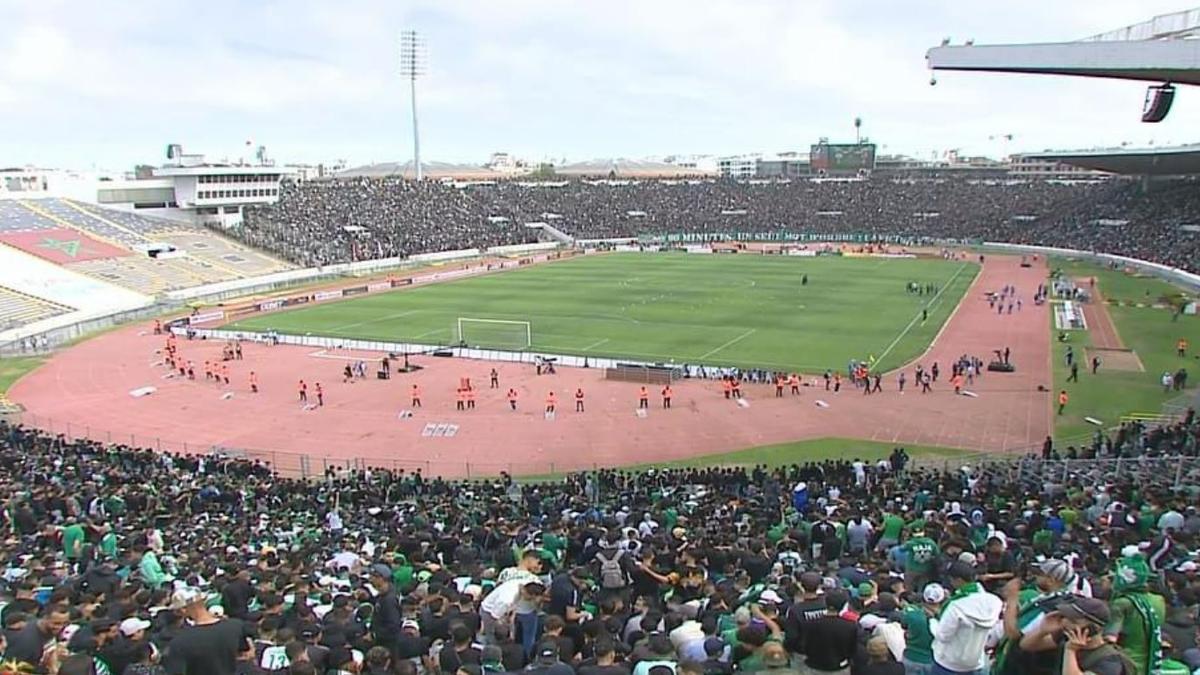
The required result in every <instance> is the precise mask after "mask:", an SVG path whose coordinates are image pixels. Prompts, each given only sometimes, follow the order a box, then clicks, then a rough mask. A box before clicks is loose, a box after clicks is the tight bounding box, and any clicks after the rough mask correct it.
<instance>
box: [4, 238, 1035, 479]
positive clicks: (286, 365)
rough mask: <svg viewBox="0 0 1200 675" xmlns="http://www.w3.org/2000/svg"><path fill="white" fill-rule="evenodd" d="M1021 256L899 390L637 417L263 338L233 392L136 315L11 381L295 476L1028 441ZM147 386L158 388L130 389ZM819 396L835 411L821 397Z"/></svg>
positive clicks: (1030, 331)
mask: <svg viewBox="0 0 1200 675" xmlns="http://www.w3.org/2000/svg"><path fill="white" fill-rule="evenodd" d="M1018 263H1019V260H1018V259H1016V258H1009V257H997V256H992V257H989V258H987V259H986V262H985V264H984V265H983V268H982V270H981V272H980V274H979V276H978V277H977V278H976V280H975V282H974V283H973V284H972V286H971V288H970V289H969V291H968V294H967V296H966V297H965V298H964V299H963V301H962V303H961V304H960V305H959V306H958V307H957V308H956V309H955V311H954V314H953V315H952V316H951V318H950V320H949V322H948V323H947V324H946V326H945V327H944V328H943V330H942V332H941V333H940V334H939V335H938V337H937V338H936V339H935V341H934V344H933V345H932V346H931V347H930V348H929V350H928V351H927V352H926V353H925V354H924V355H923V356H922V357H921V358H920V359H919V361H920V362H921V363H923V364H925V365H926V367H928V366H930V365H932V363H934V362H935V361H936V362H938V363H939V365H940V367H941V369H942V372H943V373H944V375H943V380H942V381H939V382H938V383H936V384H935V385H934V391H933V393H931V394H926V395H922V394H920V393H918V392H917V391H916V390H914V389H913V388H912V385H911V381H912V377H911V369H910V368H906V369H907V370H910V375H909V381H910V384H909V391H907V392H906V393H905V394H903V395H900V394H899V393H897V391H896V378H895V374H894V373H891V374H888V375H887V376H885V378H884V380H885V381H884V392H883V393H882V394H879V395H872V396H864V395H862V393H861V391H857V390H854V389H853V388H852V387H850V388H844V389H843V391H842V392H841V393H840V394H837V395H834V394H833V393H831V392H825V391H824V390H823V388H821V387H805V388H804V389H803V390H802V392H803V393H802V394H801V395H800V396H796V397H790V396H789V397H786V398H783V399H775V398H774V391H773V388H772V387H769V386H766V385H751V386H748V387H747V388H746V397H747V401H748V403H749V405H748V407H742V406H739V405H737V404H736V403H735V402H731V401H728V400H725V399H724V398H723V397H722V395H721V392H720V386H719V383H717V382H714V381H700V380H695V381H683V382H680V383H678V384H677V385H676V386H675V396H674V401H673V409H671V410H663V409H661V407H660V405H661V404H660V398H659V396H658V391H657V390H656V389H654V388H651V391H650V395H651V397H650V398H651V409H650V410H649V413H648V414H647V415H646V417H644V418H641V417H638V416H637V415H636V414H635V408H636V407H637V400H636V399H637V396H638V386H637V385H634V384H629V383H614V382H609V381H606V380H604V379H603V374H602V372H600V371H596V370H588V369H568V368H561V369H559V372H558V374H556V375H553V376H537V375H535V374H534V370H533V367H532V366H527V365H523V364H493V363H490V362H483V361H469V360H459V359H444V358H433V357H421V358H419V359H414V362H415V363H419V364H420V365H422V366H424V369H423V370H420V371H418V372H417V373H415V374H401V375H394V376H393V379H391V380H386V381H384V380H367V381H358V382H353V383H348V384H343V383H342V378H341V370H342V367H343V366H344V365H345V363H346V361H345V360H344V359H345V358H347V357H349V358H354V357H358V356H362V357H364V358H366V359H368V363H369V366H368V368H369V370H370V371H371V372H373V371H374V363H373V361H374V359H375V358H377V357H378V355H367V354H362V355H359V354H352V353H340V352H339V353H333V354H323V355H317V354H316V353H315V352H314V350H313V349H311V348H302V347H287V346H279V347H268V346H263V345H256V344H245V345H244V354H245V360H243V361H235V362H231V363H230V365H231V384H230V386H228V387H226V386H224V385H216V384H210V383H206V382H204V380H203V374H202V373H200V375H199V378H200V379H199V380H198V381H187V380H181V379H178V378H174V379H164V378H163V376H164V374H165V373H166V369H165V366H162V365H154V364H155V363H156V362H158V361H159V360H160V358H159V355H158V354H157V350H158V349H159V348H160V347H161V346H162V344H163V342H164V340H163V338H162V337H161V336H157V337H156V336H154V335H152V334H149V331H147V330H146V326H144V325H140V326H131V327H128V328H125V329H122V330H119V331H115V332H112V333H108V334H105V335H102V336H99V337H97V338H95V339H92V340H88V341H86V342H84V343H82V344H80V345H78V346H76V347H74V348H71V349H68V350H66V351H64V352H61V353H59V354H57V355H56V356H55V357H54V358H52V359H51V360H50V361H49V362H48V363H46V364H45V365H44V366H42V367H41V368H39V369H37V370H36V371H34V372H33V373H31V374H29V375H28V376H26V377H25V378H23V379H22V380H21V381H20V382H18V383H17V384H16V385H15V386H14V387H12V389H10V391H9V397H10V398H11V399H12V400H14V401H17V402H19V403H21V404H22V405H24V406H25V408H26V411H27V412H26V415H25V417H24V420H25V422H26V423H28V424H33V425H38V426H42V427H50V428H52V429H53V430H54V431H55V432H60V433H68V434H69V435H71V436H89V437H92V438H96V439H98V440H112V441H113V442H118V443H126V444H135V445H141V446H146V447H152V448H160V449H162V450H163V451H172V452H183V451H186V452H199V451H206V450H207V449H208V448H209V447H211V446H214V445H216V446H222V447H226V448H237V449H242V450H247V451H254V453H255V454H254V455H253V456H257V457H261V458H263V459H266V460H269V461H271V462H272V463H273V464H274V465H275V466H276V467H277V468H278V469H279V470H281V471H283V472H285V473H298V472H299V471H300V470H301V468H302V464H301V462H302V461H305V462H307V464H306V468H308V469H309V470H316V471H319V470H321V468H322V466H323V465H324V462H325V461H331V462H334V463H340V464H341V465H344V464H345V462H346V460H349V459H352V458H361V459H362V460H364V462H365V463H366V465H367V466H387V467H393V468H408V469H416V468H420V469H423V470H424V471H425V472H426V473H435V474H441V475H445V476H464V475H467V474H471V475H479V474H495V473H498V472H499V471H510V472H514V473H520V474H536V473H544V472H549V471H562V470H565V469H580V468H590V467H592V466H594V465H622V464H632V463H643V462H654V461H666V460H676V459H683V458H688V457H694V456H699V455H705V454H711V453H717V452H725V451H731V450H737V449H742V448H747V447H751V446H756V445H763V444H770V443H781V442H786V441H794V440H804V439H811V438H822V437H831V436H833V437H848V438H866V439H872V440H878V441H886V442H889V443H893V442H894V443H897V444H924V445H942V446H950V447H959V448H967V449H972V450H981V451H1005V450H1019V449H1026V448H1029V447H1031V446H1035V445H1038V444H1040V442H1041V440H1042V439H1043V438H1044V437H1045V436H1046V435H1047V434H1048V433H1049V430H1050V428H1051V419H1052V418H1051V405H1050V394H1049V393H1039V392H1037V391H1036V388H1037V385H1039V384H1045V385H1047V386H1049V385H1050V375H1049V374H1050V331H1049V315H1048V311H1049V310H1048V307H1046V306H1042V307H1037V306H1034V305H1033V303H1032V301H1031V300H1032V297H1033V293H1034V290H1035V289H1036V288H1037V285H1038V284H1039V283H1042V282H1043V281H1044V280H1045V278H1046V270H1045V268H1044V266H1042V265H1041V264H1040V261H1038V264H1036V265H1035V266H1034V267H1033V268H1021V267H1020V266H1019V264H1018ZM1004 284H1014V285H1016V286H1017V288H1018V289H1019V294H1020V297H1022V298H1023V300H1024V301H1025V302H1024V306H1023V308H1022V310H1021V311H1020V312H1014V313H1013V314H1012V315H1003V316H998V315H996V314H995V313H993V312H991V311H989V309H988V304H987V301H986V299H985V298H984V293H985V292H986V291H989V290H993V289H995V290H998V289H999V288H1000V287H1001V286H1003V285H1004ZM179 344H180V351H181V353H182V354H183V357H184V358H190V359H192V360H193V361H195V362H196V364H197V366H196V367H197V370H198V371H202V365H201V364H203V362H204V360H205V359H206V358H210V359H214V358H218V357H219V353H220V349H221V345H220V344H219V343H207V342H204V341H194V342H189V341H185V340H181V341H180V343H179ZM1005 346H1007V347H1009V348H1010V349H1011V350H1012V355H1013V356H1012V359H1013V362H1014V363H1016V364H1017V366H1018V371H1017V372H1016V373H1014V374H995V373H989V374H987V375H986V376H984V377H982V378H980V379H979V380H977V381H976V383H975V385H973V386H971V387H968V389H970V390H972V391H974V392H975V393H977V394H978V397H977V398H972V397H968V396H955V395H954V393H953V391H952V390H951V389H950V388H949V385H948V384H947V383H946V382H945V379H944V378H946V377H948V375H949V370H950V369H949V363H950V362H951V361H952V360H953V359H956V358H957V357H958V356H960V355H962V354H973V355H977V356H979V357H980V358H982V359H984V360H985V361H986V360H988V359H989V358H990V356H991V353H992V350H993V349H1003V348H1004V347H1005ZM330 357H333V358H330ZM493 366H494V367H496V368H497V370H499V372H500V384H501V387H500V389H497V390H489V389H486V388H484V389H482V390H481V391H480V393H479V399H478V402H477V406H478V407H477V409H476V410H474V411H469V412H457V411H456V410H455V404H454V388H455V387H456V386H457V382H458V380H459V378H460V377H464V376H467V377H470V378H471V379H472V382H473V383H474V384H475V386H476V387H477V388H478V387H486V386H487V379H488V378H487V376H488V372H489V370H490V369H491V368H492V367H493ZM250 370H254V371H256V373H257V375H258V379H259V386H260V390H261V393H259V394H257V395H255V394H251V393H250V392H249V386H248V374H249V371H250ZM301 378H303V379H304V380H306V381H307V382H308V383H309V391H310V396H311V393H312V387H313V384H314V383H315V382H317V381H320V382H321V383H322V385H323V386H324V389H325V398H326V405H325V406H324V407H323V408H320V409H317V410H304V409H303V408H302V406H301V405H300V404H299V403H298V402H297V393H296V389H297V382H298V380H299V379H301ZM809 379H810V382H811V383H812V384H817V382H816V381H813V380H812V379H811V378H809ZM414 382H416V383H418V384H419V385H420V386H421V389H422V390H423V394H424V396H423V398H424V408H422V409H419V410H417V411H416V412H415V414H414V416H413V417H412V418H410V419H401V418H400V417H399V415H398V412H399V411H400V410H401V409H404V408H407V407H408V394H409V387H410V386H411V384H412V383H414ZM147 386H152V387H157V391H155V392H154V393H153V394H151V395H149V396H143V397H138V398H135V397H133V396H131V395H130V391H131V390H134V389H137V388H139V387H147ZM510 386H512V387H516V388H517V389H518V391H519V392H520V396H521V398H520V402H519V410H518V411H517V412H512V411H510V410H509V409H508V404H507V402H506V401H505V398H504V394H505V392H506V390H507V388H508V387H510ZM576 387H583V388H584V390H585V395H586V405H587V411H586V412H585V413H582V414H576V413H575V412H573V400H572V394H573V392H574V390H575V388H576ZM550 389H553V390H554V391H555V392H556V393H557V395H558V400H559V405H558V413H557V415H556V418H555V419H553V420H547V419H545V418H544V416H543V411H544V401H545V398H546V395H547V393H548V391H550ZM226 393H232V394H233V395H232V397H225V396H224V395H225V394H226ZM817 400H823V401H826V402H827V403H828V404H829V405H828V407H820V406H818V405H816V401H817ZM430 423H434V424H436V423H446V424H456V425H458V430H457V433H456V434H455V435H454V436H453V437H441V438H433V437H426V436H423V435H422V430H423V429H424V428H425V425H426V424H430ZM68 425H69V427H68ZM185 441H186V443H185ZM301 456H304V457H306V458H307V459H306V460H302V459H301ZM797 459H798V460H801V459H803V458H802V457H798V458H797Z"/></svg>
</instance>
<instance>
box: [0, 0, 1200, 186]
mask: <svg viewBox="0 0 1200 675" xmlns="http://www.w3.org/2000/svg"><path fill="white" fill-rule="evenodd" d="M1171 9H1174V7H1173V6H1170V5H1168V4H1167V2H1166V1H1165V0H1146V1H1145V2H1142V3H1136V4H1130V3H1128V2H1123V1H1119V0H1090V1H1088V2H1083V1H1082V0H1079V1H1066V0H1064V1H1063V2H1056V3H1046V2H1044V1H1043V0H1036V1H1035V0H1012V1H1011V2H1008V3H1003V4H992V5H988V4H980V3H963V2H954V1H951V0H913V1H912V2H909V3H884V2H881V1H879V0H837V1H835V0H804V1H803V2H796V1H794V0H655V1H653V2H646V1H645V0H608V1H607V2H603V3H595V2H586V1H584V0H506V1H505V2H500V3H484V2H478V1H477V0H410V1H409V2H405V3H388V2H384V1H383V0H346V1H345V2H340V3H336V4H330V3H327V2H321V1H319V0H292V1H290V2H284V1H283V0H263V1H262V2H256V3H240V2H237V1H236V0H210V1H209V2H206V3H205V5H204V8H203V11H198V10H197V8H196V6H195V5H193V4H190V3H181V2H171V1H166V2H163V1H161V0H159V1H152V0H130V1H129V2H125V3H120V4H118V5H95V4H88V3H83V4H79V3H72V2H68V1H67V0H40V1H39V2H37V3H13V4H12V6H11V7H6V10H5V11H6V16H5V21H4V22H3V23H0V102H2V103H4V104H5V105H6V108H7V109H6V118H10V121H9V123H10V125H12V126H13V128H20V129H22V130H23V133H22V134H19V135H14V134H9V135H6V136H5V137H0V155H3V156H5V157H10V158H13V159H15V160H18V161H30V162H38V163H51V162H53V163H60V164H71V165H87V164H91V163H93V162H101V163H105V164H109V165H114V164H115V165H120V164H121V163H132V162H133V161H137V160H138V159H140V158H146V156H147V155H151V156H153V155H156V154H157V149H158V146H159V145H160V144H161V143H162V142H163V139H162V138H161V137H160V136H163V135H169V136H170V137H172V138H184V139H193V138H194V139H196V140H195V143H197V144H202V145H211V146H217V147H229V146H231V145H232V144H234V143H238V142H240V141H241V140H242V139H243V138H244V137H245V136H246V135H247V133H248V132H247V131H246V130H248V129H250V130H253V135H254V137H255V139H256V140H257V141H260V142H263V143H266V144H268V145H269V146H271V147H272V148H273V149H278V151H276V152H273V154H275V155H276V156H277V157H281V158H284V159H290V158H295V159H304V160H308V161H317V160H323V159H324V160H328V159H334V158H341V157H344V158H346V159H349V160H351V161H365V160H368V159H376V160H386V159H396V158H402V157H405V156H406V154H407V153H408V152H410V151H411V148H410V147H409V141H408V130H407V114H408V92H407V87H406V86H404V83H403V82H402V81H401V79H400V77H399V73H398V64H397V58H398V40H399V33H400V31H401V30H402V29H405V28H416V29H418V30H420V31H422V33H423V34H424V35H425V36H426V37H427V39H428V42H429V60H430V65H429V74H428V76H427V77H425V78H423V80H422V81H421V82H420V85H419V86H420V94H419V97H420V103H421V106H422V114H423V126H422V131H423V140H424V141H425V143H426V146H427V153H428V156H430V157H431V158H434V159H446V160H464V161H480V160H482V159H483V158H484V157H485V156H486V155H487V153H488V152H490V151H493V150H504V149H509V150H513V151H517V152H523V153H527V154H530V155H531V156H534V157H545V156H561V155H563V154H565V155H567V156H568V157H575V158H579V157H597V156H615V155H621V156H630V157H638V156H646V155H654V154H668V153H693V152H712V153H723V154H728V153H737V152H750V151H775V150H784V149H790V148H791V149H803V148H806V147H807V146H808V145H809V144H810V143H811V142H813V141H815V140H816V139H817V138H818V137H821V136H829V137H831V138H834V139H846V138H851V137H852V136H853V133H854V130H853V127H852V125H851V121H852V120H853V119H854V118H855V117H856V116H861V117H862V118H863V120H864V131H866V132H867V133H868V134H869V135H870V136H871V137H872V138H873V139H874V140H876V141H877V142H879V143H881V144H886V145H887V147H888V151H903V152H909V153H913V154H920V155H921V156H927V155H928V153H929V152H931V151H941V150H946V149H949V148H962V149H963V150H964V151H966V152H985V153H992V154H996V153H999V152H1002V151H1004V150H1005V149H1008V150H1019V149H1038V150H1040V149H1043V148H1046V147H1079V146H1087V145H1113V144H1117V143H1120V142H1121V141H1131V142H1133V143H1135V144H1141V143H1144V142H1146V141H1148V140H1150V139H1152V138H1153V139H1155V140H1156V141H1157V142H1159V143H1162V142H1165V141H1167V140H1169V139H1170V140H1175V141H1176V142H1184V141H1188V140H1192V138H1191V137H1190V134H1191V133H1192V132H1191V130H1192V129H1194V128H1196V125H1197V122H1200V106H1197V105H1194V104H1193V102H1192V101H1191V92H1190V90H1182V91H1181V92H1180V95H1179V97H1178V99H1177V102H1176V110H1175V111H1174V112H1173V113H1172V115H1171V117H1170V118H1168V121H1167V122H1165V123H1163V124H1161V125H1157V126H1154V127H1148V126H1145V125H1141V124H1140V123H1139V122H1138V113H1139V111H1140V104H1141V91H1142V89H1143V86H1142V85H1139V84H1136V83H1121V82H1105V81H1097V80H1077V79H1057V78H1041V77H1032V76H1030V77H1026V76H1003V75H986V74H978V75H976V74H945V75H940V76H939V81H940V83H939V84H938V86H936V87H930V86H929V84H928V81H929V75H930V73H929V72H928V71H927V70H926V67H925V62H924V54H925V50H926V49H927V48H928V47H930V46H932V45H935V44H937V43H938V42H939V41H940V40H941V38H942V37H944V36H953V37H954V38H955V39H956V40H957V41H961V40H963V39H966V38H968V37H972V38H975V39H976V40H977V41H978V42H980V43H986V42H1007V41H1051V40H1066V39H1073V38H1079V37H1083V36H1086V35H1089V34H1093V33H1097V32H1100V31H1103V30H1107V29H1111V28H1116V27H1118V26H1120V25H1123V24H1127V23H1133V22H1136V21H1141V20H1144V19H1147V18H1149V17H1150V16H1152V15H1153V14H1155V13H1157V12H1162V11H1169V10H1171ZM1008 133H1011V134H1014V135H1015V139H1014V140H1013V141H1012V142H1011V143H1009V144H1001V143H998V142H997V141H995V140H988V137H989V136H991V137H995V136H996V135H998V134H1008ZM195 149H196V150H198V151H203V150H205V149H207V148H204V147H196V148H195ZM284 152H286V153H287V155H284V154H282V153H284Z"/></svg>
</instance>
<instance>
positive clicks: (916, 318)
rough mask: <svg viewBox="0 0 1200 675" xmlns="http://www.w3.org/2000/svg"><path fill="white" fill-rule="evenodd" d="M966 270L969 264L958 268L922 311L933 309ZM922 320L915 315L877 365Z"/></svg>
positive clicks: (884, 352) (878, 360)
mask: <svg viewBox="0 0 1200 675" xmlns="http://www.w3.org/2000/svg"><path fill="white" fill-rule="evenodd" d="M966 268H967V263H963V264H962V265H960V266H959V267H958V270H957V271H955V272H954V276H952V277H950V280H949V281H947V282H946V283H945V284H942V286H941V288H939V289H938V292H937V294H936V295H934V296H933V299H932V300H930V301H929V303H928V304H926V305H923V306H922V307H921V309H929V308H930V307H933V306H934V305H935V304H936V303H937V301H938V300H939V299H940V298H941V297H942V293H945V292H946V289H947V288H949V287H950V286H951V284H953V283H954V281H955V280H956V279H958V277H959V275H960V274H962V271H963V270H964V269H966ZM920 320H921V314H920V312H918V313H917V314H915V315H913V318H912V320H911V321H909V322H908V325H907V326H905V327H904V330H902V331H900V334H899V335H897V336H896V339H894V340H892V343H891V344H890V345H888V346H887V348H886V349H884V350H883V353H882V354H880V355H879V356H877V357H876V358H875V363H879V362H880V361H883V359H884V358H885V357H886V356H887V355H888V354H891V353H892V350H893V349H895V348H896V345H898V344H900V341H901V340H903V339H904V336H905V335H908V332H909V331H910V330H912V329H913V326H915V325H917V322H918V321H920ZM949 322H950V319H949V318H947V319H946V323H949ZM922 323H923V322H922ZM944 326H945V324H943V327H944ZM939 334H940V333H939ZM931 344H932V343H931Z"/></svg>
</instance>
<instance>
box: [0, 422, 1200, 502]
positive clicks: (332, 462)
mask: <svg viewBox="0 0 1200 675" xmlns="http://www.w3.org/2000/svg"><path fill="white" fill-rule="evenodd" d="M5 418H6V419H8V421H9V422H11V423H14V424H23V425H25V426H27V427H32V428H36V429H41V430H43V431H45V432H48V433H50V434H51V435H54V436H59V437H61V438H62V439H63V440H65V441H68V442H70V441H78V440H84V439H90V440H92V441H96V442H99V443H104V444H108V445H117V446H125V447H130V448H143V449H147V450H154V451H156V452H160V453H169V454H173V455H178V456H193V457H205V456H206V457H226V458H234V459H243V460H247V461H253V462H259V463H262V464H264V465H267V466H269V467H271V468H272V469H273V470H274V471H275V472H276V473H278V474H279V475H281V476H283V477H285V478H293V479H301V480H316V479H321V478H323V477H326V476H329V475H331V474H344V473H345V472H353V471H365V470H387V471H393V472H397V471H406V472H410V473H411V472H416V471H420V472H421V474H422V475H425V476H442V477H445V478H455V479H480V480H484V479H490V478H495V477H498V476H500V475H501V474H508V475H510V476H515V477H520V478H522V479H524V480H540V479H544V480H551V479H555V478H557V477H559V476H561V475H562V474H566V473H572V472H580V471H596V470H600V469H606V468H616V469H620V468H622V467H610V466H605V465H601V464H597V463H595V462H590V461H588V460H586V459H580V458H578V457H571V456H566V455H564V456H562V457H559V458H556V459H547V460H545V461H537V462H508V461H503V460H496V461H480V460H470V461H452V460H443V459H433V458H429V457H423V456H410V457H371V458H363V457H354V456H352V455H339V454H330V455H328V456H316V455H310V454H302V453H296V452H290V451H286V450H271V449H265V448H249V447H240V446H239V447H234V446H225V445H212V444H203V443H195V442H190V441H180V440H178V439H171V438H163V437H161V436H154V435H145V434H135V433H129V432H127V431H117V430H110V429H100V428H97V427H93V426H88V425H82V424H76V423H72V422H70V421H64V420H58V419H53V418H50V417H46V416H44V415H36V414H33V413H29V412H15V413H11V414H9V415H6V416H5ZM1072 441H1074V443H1073V444H1074V445H1076V446H1083V445H1087V444H1088V438H1087V437H1079V438H1076V439H1059V440H1058V441H1057V445H1058V447H1060V448H1064V447H1066V446H1067V445H1070V444H1072ZM896 445H897V446H900V447H903V446H905V445H906V444H904V443H897V444H896ZM1040 450H1041V446H1040V445H1037V446H1029V447H1024V448H1014V449H1011V450H1008V451H1004V452H1000V451H993V452H962V453H958V454H954V455H946V456H939V455H925V456H917V457H914V458H912V460H911V462H910V463H909V467H910V468H913V469H925V470H937V471H948V472H960V471H967V472H970V473H972V474H978V473H980V472H993V473H995V472H1002V473H1005V474H1007V476H1008V478H1009V480H1016V481H1023V482H1024V483H1027V484H1029V485H1030V489H1031V490H1034V491H1040V490H1042V489H1044V488H1046V487H1047V486H1049V487H1051V488H1053V486H1054V485H1055V484H1056V482H1063V481H1066V480H1067V479H1068V478H1070V477H1071V476H1073V475H1074V476H1087V477H1088V478H1089V480H1093V481H1094V482H1095V483H1096V484H1100V483H1103V482H1104V481H1111V480H1117V479H1131V480H1146V479H1148V478H1149V477H1155V479H1156V480H1159V481H1161V480H1162V479H1164V478H1166V479H1167V480H1168V481H1169V482H1170V484H1171V486H1172V487H1175V488H1181V489H1183V488H1189V489H1190V488H1194V487H1195V486H1196V485H1200V458H1197V457H1178V456H1171V457H1154V458H1151V457H1138V458H1123V459H1115V458H1107V459H1075V460H1042V459H1040V458H1039V455H1038V453H1039V452H1040ZM847 457H849V455H847ZM697 459H702V458H692V460H689V461H695V460H697ZM793 461H795V462H796V463H803V462H804V461H806V458H805V457H804V455H803V454H797V455H796V457H795V458H794V460H793ZM670 465H671V463H670V462H646V463H644V464H640V465H638V466H636V467H625V468H633V469H649V468H656V467H658V468H664V467H669V466H670ZM723 465H732V463H723Z"/></svg>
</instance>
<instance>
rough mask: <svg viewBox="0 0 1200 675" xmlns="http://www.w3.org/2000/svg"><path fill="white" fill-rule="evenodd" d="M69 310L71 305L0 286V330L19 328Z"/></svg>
mask: <svg viewBox="0 0 1200 675" xmlns="http://www.w3.org/2000/svg"><path fill="white" fill-rule="evenodd" d="M69 311H71V308H70V307H64V306H63V305H59V304H56V303H53V302H50V301H48V300H43V299H41V298H35V297H33V296H32V295H27V294H25V293H21V292H20V291H15V290H13V289H11V288H6V287H4V286H0V331H5V330H9V329H11V328H19V327H21V326H24V325H26V324H29V323H33V322H34V321H41V320H42V319H49V318H50V317H52V316H58V315H59V314H64V313H66V312H69Z"/></svg>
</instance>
